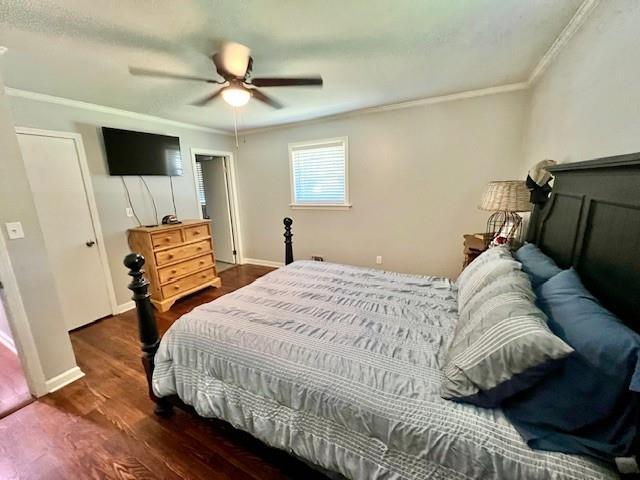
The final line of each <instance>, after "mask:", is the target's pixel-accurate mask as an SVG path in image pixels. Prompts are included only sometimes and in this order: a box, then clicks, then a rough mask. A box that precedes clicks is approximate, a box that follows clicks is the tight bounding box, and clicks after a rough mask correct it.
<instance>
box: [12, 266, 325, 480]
mask: <svg viewBox="0 0 640 480" xmlns="http://www.w3.org/2000/svg"><path fill="white" fill-rule="evenodd" d="M270 270H271V269H270V268H265V267H258V266H251V265H242V266H238V267H234V268H231V269H229V270H227V271H224V272H222V273H221V274H220V276H221V278H222V285H223V286H222V288H221V289H219V290H216V289H213V288H209V289H207V290H205V291H203V292H200V293H198V294H195V295H193V296H191V297H188V298H185V299H184V300H183V301H180V302H178V303H176V305H175V306H174V307H173V308H172V309H171V310H170V311H169V312H166V313H163V314H158V315H157V317H158V320H159V325H160V329H161V331H163V332H164V331H165V330H166V329H167V328H168V327H169V326H170V325H171V323H172V322H174V321H175V320H176V319H177V318H178V317H180V315H182V314H183V313H186V312H188V311H190V310H191V309H192V308H194V307H195V306H197V305H199V304H201V303H204V302H208V301H211V300H213V299H214V298H217V297H219V296H221V295H224V294H225V293H228V292H231V291H233V290H235V289H237V288H240V287H242V286H244V285H246V284H248V283H250V282H252V281H253V280H255V279H256V278H258V277H260V276H262V275H264V274H265V273H267V272H269V271H270ZM71 340H72V342H73V348H74V350H75V353H76V357H77V360H78V364H79V366H80V367H81V368H82V370H83V371H84V372H85V374H86V376H85V377H84V378H83V379H81V380H79V381H77V382H75V383H73V384H71V385H69V386H67V387H65V388H63V389H61V390H59V391H57V392H55V393H53V394H50V395H47V396H46V397H43V398H41V399H39V400H37V401H35V402H34V403H32V404H31V405H28V406H27V407H25V408H22V409H21V410H19V411H17V412H15V413H13V414H11V415H9V416H7V417H5V418H4V419H2V420H0V478H1V479H3V480H5V479H18V478H19V479H46V480H54V479H65V480H67V479H83V478H95V479H103V478H108V479H127V480H132V479H152V478H159V479H173V478H177V479H208V480H212V479H215V480H217V479H234V480H235V479H303V478H304V479H326V477H324V476H323V475H321V474H319V473H317V472H316V471H315V470H313V469H311V468H309V467H307V466H306V465H305V464H303V463H302V462H300V461H297V460H295V459H294V458H293V457H291V456H289V455H287V454H286V453H284V452H281V451H278V450H274V449H271V448H268V447H267V446H265V445H264V444H262V443H260V442H258V441H257V440H254V439H253V438H252V437H250V436H249V435H248V434H245V433H243V432H240V431H237V430H235V429H234V428H232V427H231V426H230V425H228V424H226V423H225V422H222V421H217V420H205V419H202V418H198V417H195V416H192V415H189V414H187V413H184V412H181V411H177V412H176V414H175V415H174V416H173V417H172V418H169V419H162V418H158V417H156V416H155V415H153V413H152V404H151V401H150V400H149V399H148V397H147V393H146V382H145V379H144V375H143V373H142V370H141V365H140V360H139V356H140V351H139V346H138V345H139V342H138V338H137V330H136V319H135V312H134V311H130V312H126V313H123V314H121V315H118V316H115V317H109V318H106V319H104V320H100V321H98V322H96V323H94V324H92V325H89V326H87V327H85V328H82V329H80V330H78V331H76V332H74V333H72V335H71Z"/></svg>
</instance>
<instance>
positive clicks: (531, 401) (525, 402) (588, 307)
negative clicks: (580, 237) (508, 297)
mask: <svg viewBox="0 0 640 480" xmlns="http://www.w3.org/2000/svg"><path fill="white" fill-rule="evenodd" d="M538 304H539V306H540V308H541V309H542V310H543V311H544V312H545V313H546V314H547V316H548V317H549V327H550V328H551V330H552V331H553V333H555V334H556V335H557V336H558V337H560V338H561V339H562V340H564V341H565V342H567V343H568V344H569V345H571V346H572V347H573V348H574V349H575V352H573V353H572V354H571V355H570V356H569V357H567V358H566V359H565V361H564V363H563V364H562V365H561V366H560V368H559V369H557V370H555V371H554V372H552V373H550V374H549V375H548V376H547V377H546V378H545V379H543V380H542V381H541V382H540V383H538V384H536V385H535V386H534V387H532V388H531V389H529V390H526V391H525V392H522V393H520V394H518V395H516V396H514V397H512V398H510V399H508V400H507V401H506V402H505V403H504V404H503V405H502V407H503V411H504V413H505V414H506V416H507V418H509V420H511V423H513V425H514V426H515V427H516V429H517V430H518V431H519V432H520V434H521V435H522V436H523V437H524V439H525V440H526V441H527V444H528V445H529V446H530V447H532V448H535V449H539V450H551V451H559V452H565V453H579V454H587V455H591V456H594V457H597V458H601V459H604V460H608V461H611V460H613V458H614V457H617V456H625V455H628V454H629V453H630V452H631V447H632V443H633V441H634V439H635V437H636V435H637V434H638V427H637V426H638V424H639V423H638V421H639V420H640V397H639V395H638V394H637V393H635V392H638V391H640V373H638V371H637V367H638V358H639V357H640V336H639V335H637V334H636V333H634V332H633V331H632V330H631V329H629V328H628V327H626V326H625V325H624V324H623V323H622V322H621V321H620V320H619V319H618V318H617V317H615V316H614V315H613V314H612V313H611V312H609V311H608V310H606V309H605V308H604V307H602V306H601V305H600V304H599V303H598V301H597V300H596V299H595V298H594V297H593V296H592V295H591V294H590V293H589V292H588V290H587V289H586V288H585V287H584V286H583V285H582V282H581V281H580V277H578V274H577V273H576V272H575V270H573V269H570V270H564V271H562V272H561V273H559V274H557V275H556V276H555V277H553V278H552V279H550V280H549V281H547V282H546V283H544V284H543V285H542V286H541V287H540V288H539V289H538ZM630 389H632V390H634V391H630Z"/></svg>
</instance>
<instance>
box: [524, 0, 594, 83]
mask: <svg viewBox="0 0 640 480" xmlns="http://www.w3.org/2000/svg"><path fill="white" fill-rule="evenodd" d="M599 4H600V0H584V2H582V4H581V5H580V7H578V10H576V13H575V14H574V15H573V17H572V18H571V20H569V23H567V25H566V26H565V27H564V29H563V30H562V32H560V35H558V38H556V40H555V42H553V44H552V45H551V47H549V50H547V51H546V53H545V54H544V55H543V56H542V58H541V59H540V61H539V62H538V64H537V65H536V66H535V68H534V69H533V70H532V71H531V75H529V80H527V83H528V84H529V86H531V85H533V84H534V83H535V82H536V80H538V79H539V78H540V77H541V76H542V74H543V73H544V72H545V71H546V70H547V68H548V67H549V65H551V63H552V62H553V60H554V59H555V58H556V57H557V56H558V55H559V54H560V51H561V50H562V49H563V48H564V47H565V46H566V45H567V43H569V40H571V37H573V35H574V34H575V33H576V32H577V31H578V30H580V28H582V26H583V25H584V24H585V22H586V21H587V19H588V18H589V15H591V13H592V12H593V11H594V10H595V8H596V7H597V6H598V5H599Z"/></svg>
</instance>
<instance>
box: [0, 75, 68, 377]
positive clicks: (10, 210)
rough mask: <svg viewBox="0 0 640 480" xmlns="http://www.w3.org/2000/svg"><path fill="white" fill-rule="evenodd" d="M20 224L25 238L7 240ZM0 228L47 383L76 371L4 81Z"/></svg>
mask: <svg viewBox="0 0 640 480" xmlns="http://www.w3.org/2000/svg"><path fill="white" fill-rule="evenodd" d="M15 221H20V222H22V227H23V230H24V234H25V237H24V238H23V239H18V240H9V239H8V238H7V237H6V229H5V228H4V224H5V222H15ZM0 225H1V229H2V235H5V240H6V244H7V249H8V251H9V257H10V259H11V264H12V266H13V270H14V272H15V276H16V280H17V282H18V287H19V289H20V293H21V296H22V300H23V302H24V306H25V310H26V313H27V316H28V318H29V323H30V326H31V330H32V332H33V337H34V341H35V344H36V347H37V350H38V354H39V357H40V362H41V366H42V370H43V372H44V375H45V378H46V379H51V378H53V377H55V376H57V375H60V374H62V373H64V372H66V371H67V370H70V369H72V368H74V367H75V366H76V362H75V357H74V355H73V349H72V348H71V342H70V340H69V335H68V334H67V331H66V327H65V323H64V318H63V316H62V309H61V307H60V301H59V299H58V295H57V293H56V286H55V282H54V278H53V273H52V270H51V267H50V265H49V260H48V258H47V251H46V249H45V245H44V238H43V236H42V231H41V230H40V224H39V222H38V215H37V212H36V209H35V205H34V203H33V198H32V197H31V189H30V187H29V181H28V179H27V174H26V171H25V168H24V163H23V161H22V157H21V155H20V147H19V146H18V139H17V137H16V134H15V130H14V121H13V119H12V118H11V112H10V111H9V105H8V98H7V97H6V95H5V93H4V85H3V83H2V78H0Z"/></svg>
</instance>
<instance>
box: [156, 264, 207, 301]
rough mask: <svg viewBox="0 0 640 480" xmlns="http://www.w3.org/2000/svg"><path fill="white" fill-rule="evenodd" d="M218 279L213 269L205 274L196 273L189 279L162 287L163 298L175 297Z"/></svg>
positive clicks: (182, 279) (204, 272) (185, 278)
mask: <svg viewBox="0 0 640 480" xmlns="http://www.w3.org/2000/svg"><path fill="white" fill-rule="evenodd" d="M215 277H216V275H215V272H214V271H213V268H210V269H209V270H205V271H203V272H198V273H194V274H193V275H189V276H188V277H184V278H181V279H180V280H178V281H176V282H173V283H170V284H168V285H165V286H164V287H162V296H163V297H164V298H168V297H173V296H175V295H178V294H180V293H182V292H186V291H187V290H191V289H192V288H195V287H197V286H199V285H202V284H203V283H206V282H208V281H210V280H213V279H214V278H215Z"/></svg>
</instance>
